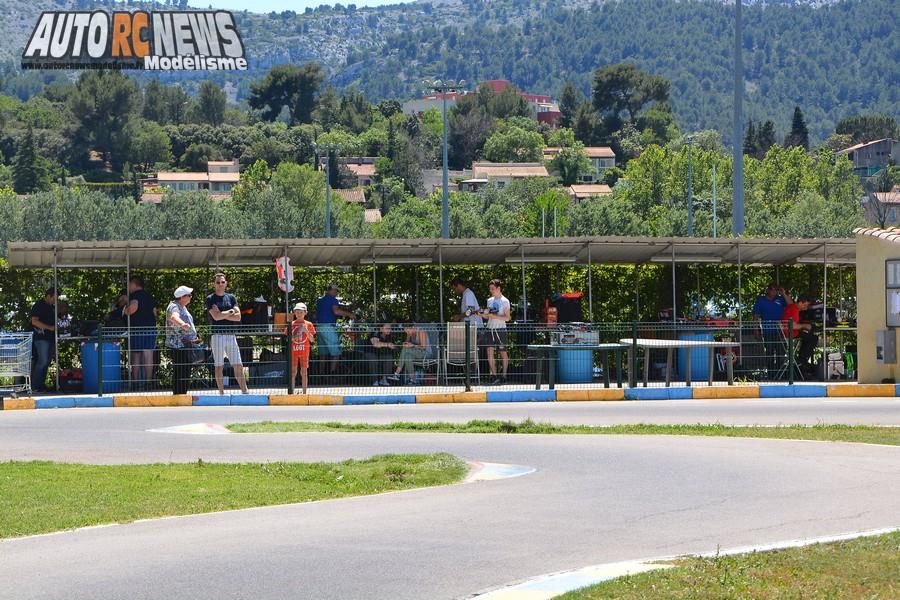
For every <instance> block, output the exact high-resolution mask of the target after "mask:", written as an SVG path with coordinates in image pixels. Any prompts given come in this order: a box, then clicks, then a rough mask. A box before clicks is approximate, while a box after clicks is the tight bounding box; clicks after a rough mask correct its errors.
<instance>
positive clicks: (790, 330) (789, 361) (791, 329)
mask: <svg viewBox="0 0 900 600" xmlns="http://www.w3.org/2000/svg"><path fill="white" fill-rule="evenodd" d="M787 339H788V351H787V357H786V359H787V372H788V383H789V384H790V385H794V320H793V319H788V335H787Z"/></svg>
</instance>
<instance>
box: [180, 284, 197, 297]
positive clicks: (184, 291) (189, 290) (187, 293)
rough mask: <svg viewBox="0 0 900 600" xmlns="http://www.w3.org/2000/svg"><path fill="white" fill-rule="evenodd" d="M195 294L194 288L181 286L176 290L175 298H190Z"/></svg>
mask: <svg viewBox="0 0 900 600" xmlns="http://www.w3.org/2000/svg"><path fill="white" fill-rule="evenodd" d="M193 293H194V288H189V287H188V286H186V285H179V286H178V287H177V288H176V289H175V297H176V298H184V297H185V296H190V295H191V294H193Z"/></svg>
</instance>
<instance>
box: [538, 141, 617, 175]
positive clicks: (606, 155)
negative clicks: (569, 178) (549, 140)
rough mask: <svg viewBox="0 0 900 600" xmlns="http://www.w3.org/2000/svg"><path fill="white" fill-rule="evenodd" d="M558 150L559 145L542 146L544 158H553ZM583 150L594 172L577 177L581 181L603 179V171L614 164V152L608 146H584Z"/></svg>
mask: <svg viewBox="0 0 900 600" xmlns="http://www.w3.org/2000/svg"><path fill="white" fill-rule="evenodd" d="M560 150H561V148H560V147H559V146H547V147H546V148H544V160H548V161H549V160H553V159H554V158H556V155H557V154H559V151H560ZM584 152H585V154H587V156H588V159H589V160H590V161H591V166H592V167H594V172H593V173H584V174H583V175H581V177H580V178H579V180H580V182H581V183H594V182H595V181H600V180H601V179H603V172H604V171H606V170H607V169H612V168H614V167H615V166H616V153H615V152H613V149H612V148H610V147H609V146H586V147H585V149H584Z"/></svg>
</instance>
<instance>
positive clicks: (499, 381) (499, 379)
mask: <svg viewBox="0 0 900 600" xmlns="http://www.w3.org/2000/svg"><path fill="white" fill-rule="evenodd" d="M503 382H504V379H503V378H502V377H494V378H493V379H492V380H491V385H503Z"/></svg>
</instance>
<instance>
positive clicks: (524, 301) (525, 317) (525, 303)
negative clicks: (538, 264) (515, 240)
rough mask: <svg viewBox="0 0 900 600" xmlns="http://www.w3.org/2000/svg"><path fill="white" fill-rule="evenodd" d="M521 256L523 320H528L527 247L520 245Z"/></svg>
mask: <svg viewBox="0 0 900 600" xmlns="http://www.w3.org/2000/svg"><path fill="white" fill-rule="evenodd" d="M519 256H520V257H521V258H522V320H523V321H527V320H528V296H527V294H528V292H526V291H525V247H524V246H519Z"/></svg>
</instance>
